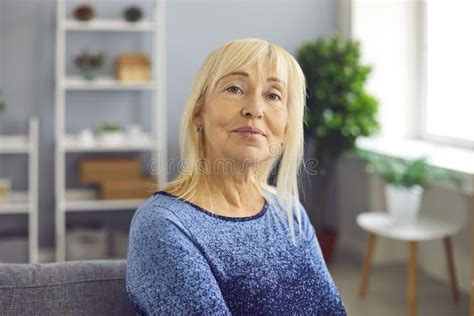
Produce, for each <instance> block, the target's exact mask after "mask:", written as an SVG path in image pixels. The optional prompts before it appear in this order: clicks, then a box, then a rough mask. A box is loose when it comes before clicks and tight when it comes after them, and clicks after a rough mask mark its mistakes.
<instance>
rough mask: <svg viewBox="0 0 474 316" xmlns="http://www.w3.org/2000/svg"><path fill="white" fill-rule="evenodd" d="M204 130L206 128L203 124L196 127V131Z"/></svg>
mask: <svg viewBox="0 0 474 316" xmlns="http://www.w3.org/2000/svg"><path fill="white" fill-rule="evenodd" d="M203 130H204V128H203V127H202V126H198V127H197V128H196V131H197V132H198V133H202V131H203Z"/></svg>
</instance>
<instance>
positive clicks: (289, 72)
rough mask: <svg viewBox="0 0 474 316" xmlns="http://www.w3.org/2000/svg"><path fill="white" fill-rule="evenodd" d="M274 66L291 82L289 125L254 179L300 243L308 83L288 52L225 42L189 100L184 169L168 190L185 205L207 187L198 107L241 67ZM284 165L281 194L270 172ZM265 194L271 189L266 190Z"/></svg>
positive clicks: (257, 43) (251, 42) (252, 41)
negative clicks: (196, 117)
mask: <svg viewBox="0 0 474 316" xmlns="http://www.w3.org/2000/svg"><path fill="white" fill-rule="evenodd" d="M266 63H271V64H272V65H273V66H274V67H275V70H276V72H277V75H278V76H279V78H286V79H287V80H286V82H287V90H288V98H287V107H288V122H287V130H286V135H285V138H284V146H283V148H282V150H281V151H280V152H279V153H278V155H275V156H274V157H273V158H272V159H270V160H268V161H267V162H265V163H263V164H262V165H261V166H262V167H261V168H259V170H258V172H256V174H255V176H254V182H255V184H256V187H257V189H258V190H259V191H260V192H261V194H262V195H263V196H264V197H265V198H266V200H267V202H269V203H272V201H273V199H271V198H270V195H268V193H267V191H270V192H273V193H274V194H276V196H277V201H278V203H279V204H280V206H281V207H282V208H283V210H285V212H286V214H287V218H288V223H289V227H290V233H291V237H292V240H293V242H295V233H294V221H293V215H296V218H297V221H298V224H299V232H300V234H301V229H302V226H301V209H300V207H299V205H298V204H299V193H298V181H297V178H298V172H299V169H300V165H301V163H302V159H303V150H304V136H303V116H304V110H305V101H306V81H305V77H304V74H303V71H302V70H301V67H300V66H299V64H298V62H297V61H296V60H295V58H294V57H293V56H292V55H291V54H289V53H288V52H287V51H286V50H284V49H283V48H281V47H279V46H277V45H275V44H272V43H269V42H267V41H265V40H262V39H257V38H247V39H239V40H235V41H231V42H228V43H226V44H225V45H223V46H221V47H219V48H217V49H215V50H214V51H213V52H211V53H210V54H209V55H208V56H207V58H206V59H205V61H204V62H203V64H202V65H201V67H200V69H199V71H198V73H197V75H196V77H195V79H194V81H193V83H192V86H191V91H190V94H189V96H188V99H187V102H186V106H185V108H184V113H183V115H182V121H181V130H180V151H181V159H182V160H181V161H182V162H184V164H182V165H181V166H180V167H181V170H180V173H179V175H178V176H177V177H176V179H175V180H173V181H171V182H169V183H168V184H167V185H166V187H165V188H164V190H166V191H168V192H170V193H172V194H174V195H176V196H178V197H179V198H182V199H185V200H193V199H194V198H195V196H196V192H197V187H198V185H199V184H201V183H202V175H203V173H202V172H201V171H202V170H201V168H202V160H203V158H205V157H204V153H205V151H204V137H203V133H198V132H196V126H195V124H194V123H193V114H194V112H195V110H196V106H199V105H202V104H203V103H204V102H205V100H206V96H207V95H208V94H209V92H210V91H211V90H212V89H213V88H214V86H215V84H216V81H217V80H218V79H219V78H221V77H222V76H223V75H225V74H228V73H230V72H233V71H237V70H240V69H242V68H246V67H250V66H252V65H254V64H257V65H258V69H259V71H260V73H262V72H263V65H264V64H266ZM277 164H278V165H279V168H278V174H277V177H276V189H275V188H274V187H272V186H270V185H269V184H268V179H269V176H270V173H271V172H272V171H274V168H275V167H276V165H277ZM265 189H266V190H265Z"/></svg>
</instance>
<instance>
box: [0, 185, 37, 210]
mask: <svg viewBox="0 0 474 316" xmlns="http://www.w3.org/2000/svg"><path fill="white" fill-rule="evenodd" d="M29 207H30V205H29V203H28V192H26V191H13V192H11V196H10V198H9V199H7V200H5V201H4V200H0V214H28V213H29V211H28V209H29Z"/></svg>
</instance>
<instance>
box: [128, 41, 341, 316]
mask: <svg viewBox="0 0 474 316" xmlns="http://www.w3.org/2000/svg"><path fill="white" fill-rule="evenodd" d="M305 97H306V96H305V79H304V75H303V73H302V71H301V68H300V67H299V65H298V63H297V62H296V60H295V59H294V58H293V57H292V56H291V55H290V54H289V53H288V52H286V51H285V50H283V49H282V48H281V47H278V46H276V45H274V44H270V43H268V42H266V41H264V40H260V39H242V40H236V41H233V42H229V43H227V44H226V45H224V46H222V47H220V48H218V49H216V50H215V51H213V52H212V53H211V54H210V55H209V56H208V57H207V59H206V60H205V61H204V63H203V65H202V66H201V68H200V70H199V72H198V74H197V76H196V78H195V81H194V82H193V85H192V89H191V93H190V96H189V99H188V102H187V104H186V107H185V110H184V114H183V119H182V126H181V143H180V145H181V155H182V158H183V161H184V164H183V168H182V170H181V172H180V174H179V175H178V177H177V178H176V179H175V180H174V181H172V182H170V183H169V184H168V185H167V186H166V188H164V189H163V190H162V191H158V192H156V193H155V194H154V195H153V196H152V197H150V198H149V199H148V200H147V201H146V202H145V203H144V204H143V205H141V206H140V208H139V209H138V210H137V211H136V212H135V214H134V216H133V219H132V223H131V227H130V236H129V245H128V246H129V248H128V257H127V279H126V286H127V293H128V296H129V298H130V300H131V302H132V303H133V305H134V306H135V309H136V311H137V312H138V313H139V314H165V315H166V314H185V315H188V314H189V315H194V314H208V315H228V314H298V315H300V314H307V315H346V312H345V308H344V305H343V302H342V300H341V298H340V295H339V293H338V290H337V288H336V286H335V284H334V281H333V279H332V278H331V276H330V274H329V272H328V270H327V267H326V265H325V263H324V260H323V258H322V254H321V250H320V248H319V244H318V241H317V239H316V237H315V231H314V228H313V226H312V225H311V223H310V221H309V219H308V216H307V214H306V211H305V209H304V207H303V206H302V205H301V203H300V202H299V198H298V188H297V173H298V169H299V167H300V164H301V160H302V153H303V113H304V107H305ZM277 167H278V168H277ZM275 169H278V173H277V174H276V188H275V187H272V186H270V185H268V184H267V181H268V179H269V177H270V175H271V173H272V171H273V170H275Z"/></svg>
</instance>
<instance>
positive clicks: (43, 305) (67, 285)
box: [0, 260, 135, 315]
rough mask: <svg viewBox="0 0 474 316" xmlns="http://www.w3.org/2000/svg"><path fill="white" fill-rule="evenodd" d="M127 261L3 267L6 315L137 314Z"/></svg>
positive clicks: (0, 287) (0, 291) (0, 284)
mask: <svg viewBox="0 0 474 316" xmlns="http://www.w3.org/2000/svg"><path fill="white" fill-rule="evenodd" d="M125 271H126V261H125V260H79V261H65V262H56V263H42V264H5V263H3V264H0V306H1V312H0V313H1V314H2V315H135V313H134V310H133V305H132V303H131V302H130V301H129V299H128V296H127V293H126V289H125Z"/></svg>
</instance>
